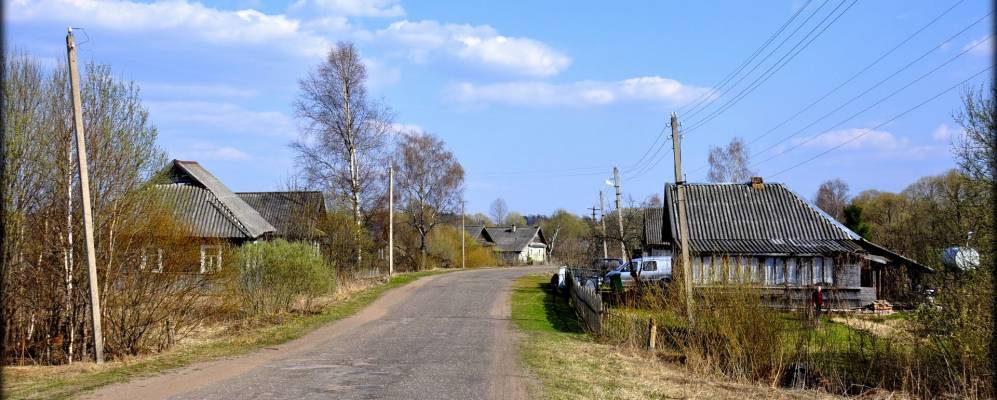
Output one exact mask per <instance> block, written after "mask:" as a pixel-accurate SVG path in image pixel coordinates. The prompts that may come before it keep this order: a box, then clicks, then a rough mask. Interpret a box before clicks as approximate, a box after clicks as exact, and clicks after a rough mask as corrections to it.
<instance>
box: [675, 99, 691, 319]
mask: <svg viewBox="0 0 997 400" xmlns="http://www.w3.org/2000/svg"><path fill="white" fill-rule="evenodd" d="M671 125H672V149H673V150H674V152H675V190H676V192H678V209H679V248H680V251H681V252H682V276H683V280H682V281H683V283H684V284H685V304H686V306H685V309H686V314H687V316H688V317H689V321H690V322H692V320H693V319H692V268H691V267H690V265H691V264H690V262H689V220H688V218H687V217H686V210H685V179H682V143H681V137H680V136H679V118H678V116H677V115H675V113H672V121H671Z"/></svg>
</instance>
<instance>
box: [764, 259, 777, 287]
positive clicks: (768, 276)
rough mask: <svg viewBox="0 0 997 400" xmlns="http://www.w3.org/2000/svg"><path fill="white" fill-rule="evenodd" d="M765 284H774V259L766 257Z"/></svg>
mask: <svg viewBox="0 0 997 400" xmlns="http://www.w3.org/2000/svg"><path fill="white" fill-rule="evenodd" d="M764 282H765V284H766V285H774V284H775V282H776V280H775V259H774V258H772V257H768V258H766V259H765V280H764Z"/></svg>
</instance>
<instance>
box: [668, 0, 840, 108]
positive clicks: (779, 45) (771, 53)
mask: <svg viewBox="0 0 997 400" xmlns="http://www.w3.org/2000/svg"><path fill="white" fill-rule="evenodd" d="M828 1H829V0H824V2H822V3H821V4H820V5H818V6H817V8H816V9H814V10H813V12H811V13H810V15H809V16H807V18H806V19H804V20H803V22H802V23H800V25H798V26H797V27H796V29H793V31H792V32H790V33H789V35H787V36H786V37H785V38H783V39H782V41H781V42H779V44H778V45H777V46H776V47H775V48H773V49H772V51H769V53H768V54H766V55H765V57H762V59H761V60H759V61H758V63H757V64H755V66H754V67H751V69H750V70H749V71H748V72H746V73H745V74H744V75H742V76H741V77H740V78H739V79H738V80H737V81H735V82H734V83H733V84H732V85H731V86H730V87H728V88H727V89H724V90H722V91H721V92H720V93H719V94H717V95H715V96H713V97H712V98H711V99H710V100H709V101H708V102H707V103H706V104H705V105H702V106H697V107H693V108H692V109H690V110H688V111H687V112H686V116H687V117H692V116H695V115H696V114H697V113H699V111H700V110H703V109H706V108H709V107H710V106H711V105H713V103H715V102H716V101H717V100H719V99H720V98H721V97H723V96H724V95H725V94H727V93H728V92H730V91H731V90H733V89H734V88H735V87H737V85H739V84H740V83H741V82H742V81H743V80H744V79H745V78H747V77H748V76H750V75H751V73H752V72H755V70H756V69H758V67H760V66H762V64H764V63H765V61H766V60H768V59H769V57H772V55H773V54H775V53H776V52H777V51H779V49H781V48H782V46H783V45H784V44H786V42H788V41H789V39H790V38H792V37H793V36H795V35H796V33H797V32H799V30H800V29H802V28H803V27H804V26H806V25H807V23H808V22H810V20H811V19H812V18H813V17H815V16H816V15H817V13H818V12H820V10H821V9H822V8H824V6H825V5H827V3H828ZM844 1H845V0H842V3H844ZM839 6H840V4H839ZM718 90H719V89H718Z"/></svg>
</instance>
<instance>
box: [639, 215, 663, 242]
mask: <svg viewBox="0 0 997 400" xmlns="http://www.w3.org/2000/svg"><path fill="white" fill-rule="evenodd" d="M664 215H665V210H664V209H663V208H661V207H647V208H645V209H644V244H649V245H657V244H667V242H665V240H664V238H663V237H662V235H661V233H662V230H664V228H665V221H664V218H663V217H664Z"/></svg>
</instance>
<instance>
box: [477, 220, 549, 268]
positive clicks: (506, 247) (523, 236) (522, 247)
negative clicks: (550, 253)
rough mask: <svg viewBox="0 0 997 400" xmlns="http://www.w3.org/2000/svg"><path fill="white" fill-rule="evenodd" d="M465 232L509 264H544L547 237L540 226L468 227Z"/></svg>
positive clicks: (545, 261)
mask: <svg viewBox="0 0 997 400" xmlns="http://www.w3.org/2000/svg"><path fill="white" fill-rule="evenodd" d="M464 230H465V231H466V232H467V233H468V235H470V236H471V237H472V238H474V239H475V240H476V241H477V242H478V243H481V244H482V245H484V246H488V247H491V248H492V250H494V251H495V253H496V255H498V256H499V258H501V259H502V261H504V262H506V263H509V264H544V263H547V262H548V261H549V260H548V259H547V246H548V243H547V237H546V236H544V233H543V229H540V226H529V225H527V226H516V225H506V226H482V225H475V226H466V227H464Z"/></svg>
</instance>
